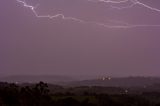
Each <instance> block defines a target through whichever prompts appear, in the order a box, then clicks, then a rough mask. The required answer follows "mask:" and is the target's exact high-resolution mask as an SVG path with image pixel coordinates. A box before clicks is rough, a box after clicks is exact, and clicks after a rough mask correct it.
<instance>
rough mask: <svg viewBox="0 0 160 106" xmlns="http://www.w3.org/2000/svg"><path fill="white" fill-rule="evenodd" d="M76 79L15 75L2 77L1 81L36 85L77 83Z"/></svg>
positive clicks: (57, 76) (54, 76)
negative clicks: (40, 82) (38, 83)
mask: <svg viewBox="0 0 160 106" xmlns="http://www.w3.org/2000/svg"><path fill="white" fill-rule="evenodd" d="M75 80H76V79H74V78H72V77H69V76H59V75H14V76H6V77H1V78H0V81H3V82H17V83H26V82H27V83H36V82H39V81H44V82H47V83H59V82H69V81H75Z"/></svg>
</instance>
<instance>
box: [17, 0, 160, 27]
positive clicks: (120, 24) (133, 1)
mask: <svg viewBox="0 0 160 106" xmlns="http://www.w3.org/2000/svg"><path fill="white" fill-rule="evenodd" d="M16 1H17V2H18V3H21V4H23V6H24V7H26V8H29V9H30V10H31V11H32V12H33V13H34V15H35V16H36V17H37V18H49V19H54V18H58V17H61V18H62V19H63V20H71V21H75V22H78V23H83V24H93V25H98V26H102V27H106V28H135V27H160V25H147V24H146V25H145V24H143V25H141V24H140V25H133V24H129V23H126V22H122V21H117V20H109V22H112V23H114V24H116V25H109V24H106V23H100V22H93V21H86V20H82V19H79V18H75V17H67V16H65V15H64V14H61V13H59V14H55V15H39V14H38V13H37V11H36V8H37V7H38V6H39V4H38V5H36V6H32V5H29V4H27V3H26V1H25V0H23V1H22V0H16ZM88 1H89V2H96V3H97V2H103V3H110V4H111V8H114V9H118V10H121V9H126V8H132V7H134V6H135V5H140V6H142V7H145V8H147V9H150V10H152V11H156V12H160V9H157V8H154V7H151V6H149V5H146V4H144V3H142V2H139V1H138V0H119V1H114V0H88ZM127 2H130V3H131V4H130V5H129V6H123V7H116V6H113V5H112V4H122V3H127ZM117 24H118V25H117Z"/></svg>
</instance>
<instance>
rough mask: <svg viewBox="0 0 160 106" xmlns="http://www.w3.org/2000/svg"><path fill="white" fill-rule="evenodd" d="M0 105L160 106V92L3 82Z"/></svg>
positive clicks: (0, 88) (0, 84) (138, 89)
mask: <svg viewBox="0 0 160 106" xmlns="http://www.w3.org/2000/svg"><path fill="white" fill-rule="evenodd" d="M0 106H160V93H159V91H158V90H157V91H147V90H146V91H145V90H144V91H143V89H141V88H118V87H100V86H79V87H62V86H58V85H51V84H46V83H43V82H40V83H37V84H14V83H0Z"/></svg>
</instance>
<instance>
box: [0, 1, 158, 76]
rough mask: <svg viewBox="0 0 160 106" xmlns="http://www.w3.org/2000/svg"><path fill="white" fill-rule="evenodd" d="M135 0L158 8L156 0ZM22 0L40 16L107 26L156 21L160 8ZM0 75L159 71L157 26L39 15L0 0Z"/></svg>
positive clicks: (86, 2)
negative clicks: (130, 25) (119, 8)
mask: <svg viewBox="0 0 160 106" xmlns="http://www.w3.org/2000/svg"><path fill="white" fill-rule="evenodd" d="M114 1H116V0H114ZM139 1H141V2H143V3H145V4H147V5H149V6H151V7H155V8H157V9H158V8H159V9H160V6H159V4H160V0H139ZM26 2H27V3H28V4H29V5H34V6H35V5H36V4H37V3H38V4H39V6H38V7H37V9H36V12H38V13H39V14H40V15H48V14H50V15H55V14H57V13H63V14H64V15H65V16H66V17H75V18H78V19H81V20H85V21H87V22H99V23H105V24H107V25H117V24H118V25H124V23H119V21H121V22H125V23H129V24H133V25H160V12H158V11H154V10H151V9H148V8H145V7H142V6H139V5H135V6H134V7H132V8H126V9H122V10H118V9H113V8H110V6H111V4H109V3H107V4H106V3H103V2H97V3H96V2H91V1H87V0H26ZM126 5H127V6H128V5H129V3H127V4H120V5H119V4H114V6H116V7H117V6H118V7H122V6H126ZM111 20H112V21H111ZM115 20H116V23H115ZM113 21H114V22H113ZM117 21H118V22H117ZM0 74H10V75H15V74H56V75H57V74H58V75H59V74H60V75H61V74H62V75H112V76H129V75H149V76H150V75H155V76H160V26H159V27H155V26H153V27H152V26H150V27H148V26H146V27H145V26H144V27H134V28H126V29H123V28H106V27H103V26H99V25H96V24H93V23H92V24H86V23H79V22H76V21H72V20H63V19H61V18H55V19H49V18H38V17H36V16H35V15H34V14H33V12H32V11H31V10H30V9H29V8H25V7H24V6H23V4H21V3H18V2H17V1H16V0H0Z"/></svg>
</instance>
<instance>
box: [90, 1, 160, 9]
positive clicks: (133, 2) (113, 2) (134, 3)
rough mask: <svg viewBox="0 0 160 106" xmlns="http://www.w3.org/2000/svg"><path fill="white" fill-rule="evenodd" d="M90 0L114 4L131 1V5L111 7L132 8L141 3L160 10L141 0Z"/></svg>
mask: <svg viewBox="0 0 160 106" xmlns="http://www.w3.org/2000/svg"><path fill="white" fill-rule="evenodd" d="M88 1H93V2H104V3H112V4H120V3H127V2H131V5H129V6H125V7H115V6H111V7H113V8H117V9H125V8H132V7H133V6H135V5H140V6H143V7H146V8H148V9H150V10H153V11H157V12H160V9H157V8H154V7H151V6H149V5H146V4H144V3H142V2H139V1H138V0H121V1H113V0H88Z"/></svg>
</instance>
